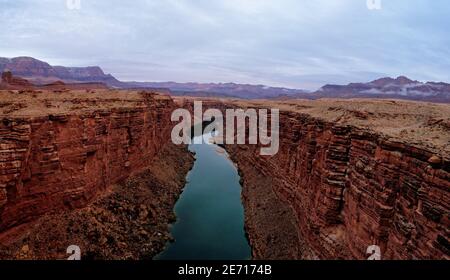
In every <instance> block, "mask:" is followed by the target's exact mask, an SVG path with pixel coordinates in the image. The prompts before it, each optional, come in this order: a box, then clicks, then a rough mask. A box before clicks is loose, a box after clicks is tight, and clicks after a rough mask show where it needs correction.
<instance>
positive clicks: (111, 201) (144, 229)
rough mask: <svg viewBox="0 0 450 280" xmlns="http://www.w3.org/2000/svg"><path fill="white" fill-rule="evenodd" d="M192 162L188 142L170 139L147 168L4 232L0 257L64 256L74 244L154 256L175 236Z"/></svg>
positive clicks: (88, 255)
mask: <svg viewBox="0 0 450 280" xmlns="http://www.w3.org/2000/svg"><path fill="white" fill-rule="evenodd" d="M193 162H194V158H193V156H192V154H191V153H189V152H187V148H186V147H182V146H175V145H173V144H171V143H170V144H167V145H166V146H165V148H164V149H163V150H162V151H161V152H160V153H159V155H158V156H157V157H156V158H155V160H153V162H152V164H151V165H150V166H149V167H148V168H147V169H146V170H145V171H144V172H142V173H140V174H138V175H136V176H132V177H131V178H130V179H127V180H126V181H125V182H123V183H119V184H116V185H113V186H111V188H110V189H108V190H107V191H106V192H105V193H104V194H103V195H102V196H100V197H99V198H98V199H96V200H95V201H94V202H93V203H91V204H89V205H88V206H87V207H85V208H82V209H79V210H72V211H71V210H68V211H64V212H62V213H58V214H53V215H46V216H44V217H42V218H40V219H38V220H37V221H35V222H33V223H32V224H28V225H26V226H22V227H21V228H20V229H17V230H16V231H15V232H13V231H10V232H8V233H7V234H4V235H3V236H2V237H1V239H0V244H1V245H0V259H38V260H39V259H66V258H67V257H68V254H67V253H66V249H67V247H68V246H70V245H77V246H79V247H80V248H81V257H82V259H101V260H103V259H108V260H110V259H112V260H114V259H152V258H153V257H154V256H155V255H156V254H158V253H159V252H160V251H162V250H163V248H164V246H165V244H166V243H167V241H168V240H170V238H171V237H170V234H169V227H168V224H170V223H172V222H173V221H174V220H175V215H174V213H173V207H174V205H175V202H176V201H177V200H178V197H179V195H180V193H181V191H182V188H183V187H184V185H185V183H186V180H185V178H186V174H187V173H188V171H189V170H190V169H191V168H192V165H193ZM18 233H20V234H18ZM6 240H8V242H6Z"/></svg>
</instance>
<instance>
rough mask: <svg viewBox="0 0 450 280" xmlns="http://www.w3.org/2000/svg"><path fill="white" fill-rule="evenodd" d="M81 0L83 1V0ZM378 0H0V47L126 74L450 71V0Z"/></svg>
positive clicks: (327, 77)
mask: <svg viewBox="0 0 450 280" xmlns="http://www.w3.org/2000/svg"><path fill="white" fill-rule="evenodd" d="M77 1H80V4H81V5H80V7H79V9H77V8H76V6H77V5H73V3H75V4H76V2H77ZM68 2H69V3H68ZM370 2H379V3H380V5H368V4H367V0H135V1H123V0H0V26H1V32H0V57H16V56H32V57H35V58H37V59H40V60H44V61H46V62H48V63H50V64H52V65H64V66H91V65H98V66H101V67H102V68H103V69H104V71H105V72H107V73H111V74H113V75H114V76H115V77H117V78H118V79H120V80H125V81H177V82H236V83H249V84H264V85H269V86H283V87H290V88H301V89H309V90H314V89H317V88H319V87H320V86H322V85H324V84H346V83H349V82H367V81H370V80H373V79H377V78H380V77H385V76H391V77H396V76H400V75H405V76H408V77H409V78H412V79H415V80H420V81H445V82H450V28H449V27H450V17H449V15H450V1H448V0H433V1H429V0H370ZM369 6H370V7H371V8H372V9H369ZM74 7H75V9H74ZM373 7H376V8H381V9H373Z"/></svg>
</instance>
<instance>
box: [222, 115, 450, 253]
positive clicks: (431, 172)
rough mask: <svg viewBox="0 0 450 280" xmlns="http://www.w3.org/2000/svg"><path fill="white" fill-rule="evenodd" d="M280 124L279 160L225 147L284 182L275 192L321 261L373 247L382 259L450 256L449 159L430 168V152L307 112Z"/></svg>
mask: <svg viewBox="0 0 450 280" xmlns="http://www.w3.org/2000/svg"><path fill="white" fill-rule="evenodd" d="M281 123H282V125H281V129H282V130H281V132H280V133H281V134H280V141H281V143H280V144H281V145H280V152H279V153H278V154H277V155H276V156H274V157H272V158H267V157H261V156H259V149H258V148H257V147H254V146H244V147H245V148H244V149H242V148H240V147H236V146H234V147H232V146H231V147H229V150H230V151H231V152H232V155H233V158H234V159H235V160H236V161H237V162H238V164H239V163H244V162H251V163H252V164H253V165H254V166H255V168H256V169H257V170H258V171H259V172H260V173H261V174H264V175H265V176H270V177H275V178H278V179H280V180H281V181H282V182H283V183H281V184H278V185H274V186H273V187H274V191H275V192H276V193H277V194H278V195H279V197H280V198H281V199H283V200H284V201H285V202H286V203H289V205H290V206H291V207H292V208H293V209H294V212H295V213H296V217H297V227H298V233H299V236H300V237H301V238H303V239H305V240H306V241H307V243H308V244H309V246H310V247H311V248H312V249H313V250H314V252H315V253H316V254H317V255H318V256H319V258H324V259H335V258H344V259H349V258H357V259H365V258H367V255H366V250H367V248H368V247H369V246H371V245H378V246H380V248H381V251H382V257H383V258H384V259H443V258H449V257H450V252H449V249H450V246H449V236H448V230H449V228H450V227H449V226H450V223H449V212H450V211H449V209H450V163H449V159H448V158H447V159H445V160H444V162H442V164H439V165H438V166H431V165H430V163H428V159H429V158H430V157H432V153H431V152H429V151H427V150H424V149H420V148H416V147H413V146H410V145H408V144H405V143H398V142H391V141H389V140H386V139H383V137H381V136H379V135H377V134H375V133H372V132H370V131H366V130H361V129H358V128H355V127H351V126H339V125H335V124H332V123H326V122H322V121H319V120H317V119H314V118H311V117H309V116H308V115H302V114H296V113H282V115H281ZM243 176H244V178H245V177H246V174H245V173H244V174H243Z"/></svg>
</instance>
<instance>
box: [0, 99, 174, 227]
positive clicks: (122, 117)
mask: <svg viewBox="0 0 450 280" xmlns="http://www.w3.org/2000/svg"><path fill="white" fill-rule="evenodd" d="M69 94H71V93H67V95H69ZM126 94H128V93H125V94H124V95H123V96H124V97H123V98H122V99H120V98H117V99H116V100H112V99H113V98H114V94H113V93H108V96H111V97H108V98H110V99H111V100H112V101H111V100H109V101H111V102H115V104H116V105H113V106H112V107H111V108H109V107H108V106H106V105H105V106H103V103H106V102H107V100H106V99H105V100H102V99H99V100H94V99H91V100H89V99H87V100H82V98H81V97H79V98H78V99H77V98H73V96H72V97H71V99H67V100H61V102H60V103H59V104H58V105H57V106H56V105H55V106H53V107H55V108H56V107H58V108H65V107H67V106H68V105H67V103H72V104H74V108H75V109H74V110H75V111H74V112H67V113H59V114H50V113H49V114H46V113H45V112H44V111H42V112H41V113H38V114H36V115H33V116H12V115H10V116H3V117H2V121H1V122H0V139H1V142H0V232H2V231H4V230H6V229H9V228H12V227H14V226H17V225H20V224H22V223H25V222H28V221H32V220H34V219H36V218H37V217H39V216H42V215H43V214H48V213H52V212H55V211H58V210H62V209H73V208H79V207H83V206H85V205H86V204H87V203H88V202H89V201H91V200H92V199H93V198H94V197H95V196H96V194H97V193H99V191H102V190H105V189H106V188H107V187H108V186H110V185H111V184H114V183H116V182H119V181H121V180H123V179H125V178H127V177H128V176H130V175H131V174H132V173H135V172H139V171H140V170H142V169H143V168H145V167H146V166H148V165H149V164H150V163H151V162H152V160H153V159H154V157H155V155H156V154H157V152H158V151H159V150H160V149H161V148H162V147H163V146H164V145H165V143H167V142H168V141H170V132H171V127H172V125H171V122H170V114H171V113H172V111H173V109H174V106H175V105H174V103H173V101H172V99H171V98H170V97H165V96H158V95H154V94H150V93H141V95H140V97H138V98H136V97H135V95H133V94H131V93H129V94H128V95H126ZM34 95H36V94H34ZM41 95H44V94H40V95H38V97H36V96H35V97H33V99H32V100H34V101H31V102H25V103H24V104H22V103H21V104H13V105H14V106H15V107H14V106H13V107H14V108H16V109H17V108H19V109H20V108H24V107H25V109H23V110H24V112H26V113H27V114H28V113H30V112H33V110H32V108H30V109H26V106H27V104H28V105H29V104H34V103H36V104H37V102H38V98H40V97H39V96H41ZM21 96H24V95H21ZM52 96H53V95H50V97H49V98H48V99H45V100H44V99H42V100H43V101H42V103H43V104H46V105H47V107H49V108H50V109H47V108H46V107H45V108H44V109H42V110H52V108H51V107H52V104H51V103H52V102H53V101H54V100H53V99H54V97H52ZM55 96H56V95H55ZM90 96H95V94H90ZM98 96H101V95H98ZM127 96H133V98H134V99H135V100H134V99H133V100H127V99H126V98H127ZM21 98H22V97H21ZM52 98H53V99H52ZM130 98H131V97H130ZM17 99H19V98H16V100H17ZM16 100H15V101H16ZM80 100H81V101H80ZM15 101H11V104H12V103H13V102H15ZM17 102H18V101H17ZM33 102H34V103H33ZM102 102H103V103H102ZM127 102H129V103H133V104H132V105H130V106H123V104H126V103H127ZM77 103H80V104H77ZM83 103H89V104H90V105H91V108H90V109H86V108H84V109H80V108H83V107H86V106H85V105H86V104H83ZM8 104H9V103H5V106H7V105H8ZM11 106H12V105H11ZM29 106H30V105H29ZM64 106H65V107H64ZM58 110H59V111H61V110H60V109H58ZM30 114H31V113H30Z"/></svg>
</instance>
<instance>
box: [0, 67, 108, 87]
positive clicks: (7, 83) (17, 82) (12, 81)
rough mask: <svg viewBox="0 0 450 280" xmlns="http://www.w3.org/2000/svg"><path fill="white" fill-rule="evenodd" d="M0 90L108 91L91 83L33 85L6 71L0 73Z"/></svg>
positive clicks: (100, 85) (102, 85) (58, 82)
mask: <svg viewBox="0 0 450 280" xmlns="http://www.w3.org/2000/svg"><path fill="white" fill-rule="evenodd" d="M0 89H3V90H5V89H7V90H28V89H30V90H32V89H43V90H94V89H108V86H107V85H106V84H103V83H98V82H91V83H71V84H66V83H64V82H63V81H55V82H51V83H48V84H44V85H39V84H33V83H32V82H30V81H29V80H27V79H24V78H21V77H17V76H15V75H13V74H12V72H11V71H9V70H7V71H5V72H3V73H2V79H1V82H0Z"/></svg>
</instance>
